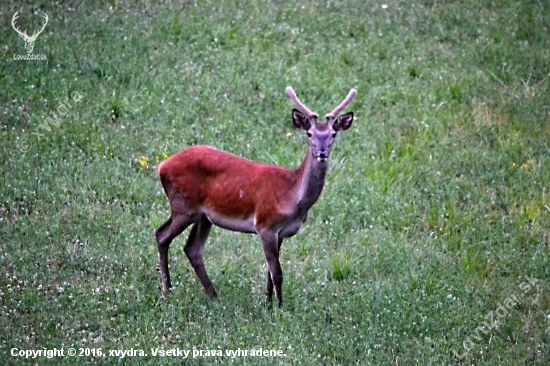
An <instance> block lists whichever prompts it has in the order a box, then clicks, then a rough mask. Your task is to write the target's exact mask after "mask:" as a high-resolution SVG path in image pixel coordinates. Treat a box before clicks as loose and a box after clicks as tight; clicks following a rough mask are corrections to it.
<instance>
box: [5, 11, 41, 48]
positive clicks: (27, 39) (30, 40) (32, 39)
mask: <svg viewBox="0 0 550 366" xmlns="http://www.w3.org/2000/svg"><path fill="white" fill-rule="evenodd" d="M18 13H19V12H17V11H16V12H15V14H13V17H12V18H11V26H12V27H13V29H15V31H16V32H17V33H18V34H19V37H21V38H22V39H23V41H25V50H27V53H28V54H31V53H32V50H33V49H34V42H36V38H38V36H39V35H40V33H42V31H43V30H44V28H46V24H48V14H44V20H45V22H44V25H43V26H42V29H40V30H39V31H34V33H33V35H32V36H30V37H29V36H28V35H27V30H26V29H25V31H24V32H21V31H20V30H19V28H18V27H17V26H16V25H15V21H16V20H17V18H18V17H19V16H18Z"/></svg>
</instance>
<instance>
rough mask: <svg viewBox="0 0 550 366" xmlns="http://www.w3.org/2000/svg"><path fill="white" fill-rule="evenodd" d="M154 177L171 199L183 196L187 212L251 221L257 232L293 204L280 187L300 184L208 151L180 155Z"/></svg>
mask: <svg viewBox="0 0 550 366" xmlns="http://www.w3.org/2000/svg"><path fill="white" fill-rule="evenodd" d="M158 174H159V177H160V179H161V181H162V184H163V186H164V188H165V190H166V195H167V196H168V198H169V199H170V200H171V199H172V197H173V196H174V195H177V194H182V195H183V198H184V199H185V201H186V202H187V203H188V205H189V206H188V207H189V208H190V209H194V210H201V208H205V209H207V210H208V211H211V212H216V213H218V214H220V215H223V216H227V217H231V218H234V219H246V218H249V217H253V216H255V217H256V220H257V221H256V222H257V224H256V225H257V226H260V227H262V226H264V225H267V226H268V225H269V224H270V223H275V222H277V221H278V220H277V218H276V216H278V215H281V214H284V212H285V211H288V207H289V205H292V204H293V202H292V199H291V197H289V195H288V193H289V192H287V191H286V190H281V189H280V187H293V186H295V185H296V183H297V180H298V176H297V175H296V174H295V173H294V172H293V171H291V170H289V169H286V168H283V167H280V166H276V165H269V164H261V163H256V162H253V161H250V160H248V159H245V158H241V157H239V156H236V155H233V154H229V153H226V152H223V151H219V150H216V149H215V148H212V147H209V146H192V147H189V148H187V149H185V150H182V151H180V152H179V153H177V154H175V155H173V156H171V157H170V158H168V159H167V160H165V161H164V162H163V163H162V164H160V166H159V168H158ZM179 187H184V189H181V188H179Z"/></svg>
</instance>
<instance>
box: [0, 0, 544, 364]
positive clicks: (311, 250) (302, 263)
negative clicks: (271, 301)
mask: <svg viewBox="0 0 550 366" xmlns="http://www.w3.org/2000/svg"><path fill="white" fill-rule="evenodd" d="M16 11H19V14H20V17H19V19H18V20H17V22H18V24H19V25H20V29H21V30H24V29H27V30H28V33H29V34H30V33H31V32H32V31H33V30H34V29H39V28H40V27H41V25H42V23H43V21H44V19H43V18H42V16H43V14H47V15H48V17H49V22H48V24H47V26H46V27H45V29H44V31H43V32H42V33H41V34H40V35H39V36H38V37H37V39H36V43H35V45H34V50H33V53H34V54H37V55H40V54H44V55H46V57H47V60H33V61H29V60H21V59H17V57H16V56H15V55H25V54H26V51H25V43H24V42H23V41H22V39H21V38H20V37H19V36H18V35H17V33H16V32H15V30H14V29H13V27H12V25H11V19H12V16H13V15H14V13H15V12H16ZM549 14H550V3H548V2H546V1H537V0H526V1H512V0H503V1H498V2H495V1H488V0H468V1H460V2H459V1H431V0H412V1H400V0H387V1H383V2H380V1H373V0H365V1H362V0H327V1H325V0H323V1H311V0H303V1H300V2H297V3H295V2H287V1H275V0H269V1H263V2H262V1H257V0H239V1H227V0H220V1H204V2H200V1H160V2H152V1H145V2H136V1H128V2H124V1H120V2H118V1H115V0H113V1H98V2H90V3H88V2H76V1H60V2H46V1H37V2H35V3H34V4H33V3H30V2H22V1H10V2H2V4H1V5H0V15H1V17H0V18H1V19H2V22H1V24H0V37H1V38H2V47H1V48H0V54H1V56H2V57H1V62H0V121H1V123H0V131H1V135H2V138H1V142H0V160H1V164H0V239H1V240H0V268H1V269H2V271H1V273H0V361H1V362H0V363H2V364H4V365H40V366H42V365H74V364H98V365H103V364H105V365H110V364H127V365H149V364H162V365H180V364H197V365H206V364H240V365H243V364H246V365H273V364H280V365H548V364H550V310H549V308H550V294H549V291H548V290H549V288H548V279H549V278H550V258H549V253H550V229H549V228H550V199H549V197H548V196H549V192H548V191H547V190H548V187H549V186H548V183H549V182H550V163H549V157H550V142H549V141H550V95H549V90H550V37H549V36H548V34H549V30H550V18H549ZM288 85H291V86H292V87H293V88H294V90H296V92H297V93H298V95H299V97H300V99H302V101H304V102H305V103H306V105H307V106H309V107H310V108H311V109H313V110H315V111H317V112H318V113H319V114H321V115H323V114H325V113H328V112H329V111H330V110H331V109H332V108H334V106H335V105H336V104H337V103H339V102H340V101H341V100H342V99H343V98H344V97H345V95H346V94H347V92H348V91H349V90H350V88H356V89H357V91H358V94H357V96H356V98H355V99H354V100H353V101H352V103H351V104H350V105H349V106H348V107H347V108H346V111H353V112H354V113H355V116H356V117H357V118H356V120H354V122H353V125H352V126H351V128H350V130H348V131H345V132H342V133H340V134H339V135H338V137H337V141H336V143H335V146H334V148H333V151H332V155H331V162H330V164H331V167H330V170H329V173H328V176H327V181H326V185H325V188H324V191H323V194H322V196H321V198H320V199H319V201H318V202H317V204H316V205H315V206H313V208H312V210H311V211H310V214H309V219H308V221H307V222H306V223H305V224H304V226H303V227H302V229H301V230H300V232H299V233H298V234H297V235H296V236H294V237H293V238H291V239H289V240H286V241H285V242H284V243H283V248H282V254H281V264H282V267H283V273H284V276H285V279H284V283H283V293H284V296H285V305H284V308H283V309H278V308H277V307H276V306H274V307H273V308H269V307H267V306H266V305H265V292H264V281H265V260H264V257H263V253H262V249H261V245H260V241H259V238H258V237H257V236H255V235H246V234H239V233H233V232H229V231H225V230H222V229H219V228H216V227H214V228H213V230H212V233H211V235H210V238H209V240H208V242H207V244H206V250H205V253H204V258H205V259H204V260H205V265H206V269H207V271H208V273H209V276H210V278H211V279H212V282H213V283H214V286H215V287H216V290H217V292H218V297H217V299H215V300H210V299H209V298H208V297H206V296H205V295H204V293H203V291H202V287H201V285H200V283H199V281H198V279H197V278H196V276H195V273H194V272H193V269H192V267H191V265H190V264H189V262H188V260H187V258H186V256H185V254H184V252H183V245H184V243H185V239H186V236H187V235H186V233H184V234H183V235H181V236H180V237H179V238H177V239H176V240H175V241H174V243H173V244H172V246H171V250H170V269H171V275H172V282H173V285H174V288H173V290H172V293H171V294H170V295H169V296H168V297H166V298H164V297H163V296H162V292H161V288H160V285H161V279H160V276H159V274H158V263H157V262H158V259H157V247H156V242H155V237H154V230H155V228H157V227H158V226H159V225H160V224H162V223H163V222H164V221H165V220H166V219H167V218H168V215H169V206H168V201H167V199H166V197H165V195H164V192H163V190H162V186H161V184H160V182H159V180H158V178H157V175H156V166H157V164H158V163H159V162H160V161H162V160H164V159H165V158H166V157H167V156H170V155H172V154H174V153H176V152H177V151H179V150H181V149H183V148H185V147H187V146H190V145H196V144H207V145H212V146H215V147H216V148H218V149H220V150H225V151H228V152H231V153H234V154H237V155H240V156H243V157H246V158H249V159H251V160H255V161H260V162H265V163H272V164H278V165H282V166H285V167H289V168H294V167H296V166H298V165H299V164H300V162H301V161H302V159H303V157H304V155H305V151H306V138H305V137H304V136H303V133H301V132H300V131H299V130H297V129H296V128H294V126H293V125H292V120H291V110H292V108H293V107H294V105H293V103H292V102H291V101H290V99H289V98H288V96H287V95H286V93H285V92H284V91H285V88H286V87H287V86H288ZM54 348H57V349H61V348H62V349H64V351H65V356H64V357H54V358H48V357H46V356H45V355H42V356H40V357H37V358H34V359H32V358H28V359H26V358H24V356H20V355H19V354H18V352H19V351H20V350H44V349H46V350H50V349H54ZM69 348H74V349H75V350H79V349H83V350H84V351H82V352H83V354H82V356H81V357H77V356H74V357H71V356H68V355H67V354H66V353H67V350H68V349H69ZM14 349H17V350H16V351H13V350H14ZM98 349H101V352H102V353H103V355H105V357H103V355H100V354H99V353H98V351H97V350H98ZM174 349H175V350H177V349H179V350H180V351H183V350H190V352H191V353H190V354H189V355H190V356H189V357H188V358H187V359H183V356H182V355H177V354H176V355H174V356H173V355H167V353H168V351H170V350H174ZM238 349H240V350H248V351H259V350H260V349H261V350H262V352H263V351H265V350H268V351H269V350H273V351H274V352H275V351H280V352H279V353H278V354H277V355H271V356H264V355H263V354H261V355H259V356H257V355H254V356H251V355H250V352H249V353H248V354H247V355H246V356H244V355H239V356H235V355H234V354H233V355H234V356H235V357H231V356H230V355H229V354H227V355H226V351H228V350H230V351H235V350H238ZM86 350H87V351H86ZM109 350H125V351H131V350H134V351H136V350H143V351H144V353H146V354H147V356H144V355H142V356H140V355H139V354H136V355H132V354H131V352H127V353H125V356H126V357H124V358H122V354H118V357H117V356H115V355H114V354H112V355H109V353H108V351H109ZM155 350H156V351H155ZM160 350H162V352H164V353H163V354H162V355H161V353H160ZM193 350H195V351H196V353H199V351H203V354H202V355H198V354H197V355H196V357H195V358H193V357H192V356H193V353H192V352H193ZM153 351H155V352H156V353H155V354H156V356H154V355H153V353H154V352H153ZM13 352H15V354H16V355H15V356H14V353H13ZM92 352H95V354H92ZM206 353H208V355H207V354H206ZM219 353H222V354H223V355H222V356H220V355H219Z"/></svg>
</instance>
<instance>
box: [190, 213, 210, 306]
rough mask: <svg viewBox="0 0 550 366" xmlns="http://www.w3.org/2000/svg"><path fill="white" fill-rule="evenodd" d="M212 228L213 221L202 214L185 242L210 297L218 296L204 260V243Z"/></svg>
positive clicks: (192, 262) (191, 260)
mask: <svg viewBox="0 0 550 366" xmlns="http://www.w3.org/2000/svg"><path fill="white" fill-rule="evenodd" d="M211 228H212V222H210V220H209V219H208V217H206V215H204V214H202V216H201V217H200V219H199V221H197V222H195V223H194V224H193V226H192V227H191V232H190V233H189V237H188V238H187V243H186V244H185V247H184V249H183V250H184V251H185V254H186V255H187V258H189V262H191V265H192V266H193V269H194V270H195V273H196V274H197V277H198V278H199V280H200V281H201V284H202V287H203V288H204V291H205V292H206V293H207V294H208V296H210V297H216V296H217V294H216V290H215V289H214V286H213V285H212V282H210V278H208V275H207V274H206V269H205V268H204V263H203V261H202V252H203V250H204V244H205V243H206V239H207V238H208V234H210V229H211Z"/></svg>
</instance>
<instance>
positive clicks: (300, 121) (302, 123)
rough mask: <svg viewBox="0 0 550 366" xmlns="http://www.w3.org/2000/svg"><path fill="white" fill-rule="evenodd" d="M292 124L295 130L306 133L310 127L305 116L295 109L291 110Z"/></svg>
mask: <svg viewBox="0 0 550 366" xmlns="http://www.w3.org/2000/svg"><path fill="white" fill-rule="evenodd" d="M292 122H294V126H296V127H297V128H299V129H301V130H304V131H307V130H309V128H310V127H311V123H310V122H309V119H308V118H307V116H306V115H305V114H303V113H302V112H300V111H299V110H297V109H293V110H292Z"/></svg>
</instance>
